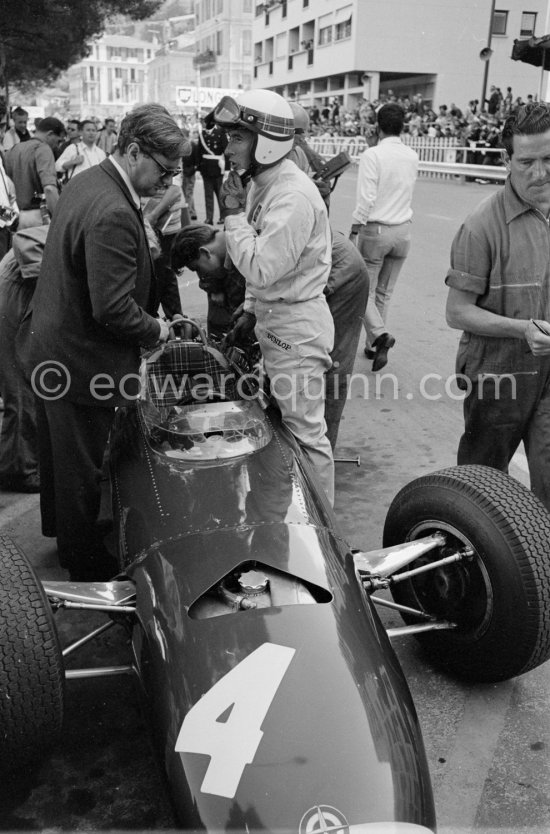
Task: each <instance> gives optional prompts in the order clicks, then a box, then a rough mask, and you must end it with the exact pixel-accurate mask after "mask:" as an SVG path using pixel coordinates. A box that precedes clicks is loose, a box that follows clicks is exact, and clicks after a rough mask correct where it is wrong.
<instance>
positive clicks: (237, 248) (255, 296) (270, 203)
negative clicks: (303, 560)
mask: <svg viewBox="0 0 550 834" xmlns="http://www.w3.org/2000/svg"><path fill="white" fill-rule="evenodd" d="M213 116H214V120H215V121H216V122H217V124H220V125H221V126H222V127H224V128H225V129H226V130H227V132H228V138H229V144H228V145H227V148H226V157H227V158H228V159H229V161H230V164H231V169H232V170H231V171H230V173H229V175H228V177H227V179H226V181H225V182H224V185H223V187H222V200H223V203H224V211H225V232H226V244H227V250H228V254H229V256H230V258H231V260H232V262H233V264H234V265H235V267H236V268H237V269H238V270H239V272H240V273H241V274H242V275H244V277H245V279H246V300H245V304H244V313H243V315H242V316H241V318H240V319H239V320H238V321H237V324H236V327H235V329H234V331H233V338H237V339H238V338H239V335H241V334H244V333H245V331H246V330H250V329H251V328H252V327H253V326H254V316H253V315H251V314H254V315H255V317H256V325H255V333H256V337H257V339H258V342H259V344H260V348H261V351H262V356H263V359H264V364H265V369H266V372H267V374H268V376H269V378H270V383H271V390H272V393H273V395H274V397H275V399H276V400H277V403H278V405H279V408H280V410H281V414H282V417H283V422H284V423H285V425H286V426H288V428H289V429H290V431H291V432H292V433H293V434H294V436H295V437H296V439H297V440H298V441H299V443H300V445H301V446H302V447H303V449H304V451H305V453H306V455H307V457H308V458H309V460H310V462H311V463H312V465H313V467H314V468H315V470H316V472H317V474H318V476H319V478H320V480H321V483H322V485H323V487H324V489H325V491H326V493H327V496H328V498H329V501H330V502H331V503H333V500H334V462H333V457H332V451H331V446H330V443H329V441H328V438H327V436H326V423H325V419H324V373H325V371H326V370H327V369H328V368H329V367H330V365H331V360H330V356H329V354H330V351H331V350H332V347H333V341H334V325H333V321H332V316H331V314H330V310H329V308H328V305H327V302H326V299H325V296H324V294H323V290H324V288H325V285H326V283H327V279H328V276H329V273H330V267H331V249H332V244H331V232H330V227H329V223H328V215H327V210H326V207H325V204H324V202H323V200H322V198H321V196H320V194H319V191H318V190H317V187H316V186H315V185H314V183H313V182H312V181H311V180H310V179H309V177H308V176H307V175H306V174H304V173H303V171H300V170H299V169H298V168H297V167H296V165H295V164H294V163H293V162H290V161H289V160H287V159H285V157H286V156H287V154H288V153H289V152H290V151H291V150H292V146H293V143H294V118H293V113H292V110H291V108H290V105H289V104H288V102H286V101H285V99H284V98H282V96H280V95H278V94H277V93H274V92H272V91H271V90H250V91H248V92H245V93H243V94H242V95H241V96H239V97H238V99H236V100H235V99H232V98H231V97H229V96H225V97H224V98H222V100H221V101H220V103H219V104H218V105H217V107H216V108H215V110H214V114H213ZM239 171H240V172H244V173H243V174H242V179H241V177H240V176H239V174H238V172H239ZM250 177H251V178H252V182H251V185H250V188H249V190H248V194H247V190H246V189H245V186H244V185H243V180H244V181H246V180H247V179H249V178H250Z"/></svg>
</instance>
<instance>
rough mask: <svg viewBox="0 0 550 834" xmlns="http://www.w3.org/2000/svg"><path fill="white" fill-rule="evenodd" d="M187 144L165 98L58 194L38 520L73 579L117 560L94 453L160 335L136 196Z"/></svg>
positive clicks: (43, 355) (176, 161) (44, 275)
mask: <svg viewBox="0 0 550 834" xmlns="http://www.w3.org/2000/svg"><path fill="white" fill-rule="evenodd" d="M187 152H188V142H187V140H186V139H185V138H184V136H183V134H182V132H181V130H180V129H179V127H178V126H177V124H176V123H175V121H174V120H173V119H172V117H171V116H170V114H169V113H168V111H167V110H165V108H164V107H161V106H160V105H156V104H147V105H142V106H140V107H137V108H135V109H134V110H133V111H132V112H130V113H129V114H128V115H127V116H126V118H125V119H124V120H123V122H122V124H121V128H120V133H119V137H118V144H117V148H116V150H115V151H114V153H113V154H112V155H111V156H109V157H108V158H107V159H105V160H103V162H101V163H100V164H99V165H95V166H93V167H92V168H89V169H88V170H86V171H83V172H82V173H81V174H79V176H78V177H76V178H74V179H72V180H71V181H70V182H69V183H68V184H67V186H66V187H65V188H64V190H63V192H62V194H61V197H60V199H59V202H58V205H57V208H56V211H55V214H54V217H53V218H52V223H51V227H50V231H49V234H48V239H47V243H46V247H45V249H44V257H43V261H42V268H41V272H40V277H39V279H38V283H37V288H36V292H35V295H34V301H33V313H32V323H31V329H32V339H31V352H30V355H31V362H30V367H29V371H30V372H31V373H32V374H33V376H32V380H33V386H34V390H35V394H36V395H37V411H38V435H39V452H40V478H41V513H42V530H43V533H44V535H46V536H57V544H58V555H59V561H60V564H61V566H62V567H65V568H67V569H68V570H69V573H70V576H71V578H72V579H77V580H89V581H93V580H97V581H101V580H107V579H109V578H111V577H112V576H113V575H114V574H115V573H116V572H117V564H116V562H115V560H114V558H113V557H112V556H110V554H109V553H108V551H107V549H106V548H105V545H104V542H103V532H104V531H103V530H102V527H101V525H100V524H99V523H98V516H99V508H100V481H101V473H102V463H103V456H104V452H105V448H106V444H107V437H108V433H109V429H110V426H111V422H112V419H113V415H114V412H115V408H116V407H117V406H121V405H124V404H127V403H128V402H129V401H130V400H132V399H135V397H136V395H137V394H138V392H139V381H138V378H137V372H138V369H139V355H140V348H141V347H147V346H151V345H155V344H156V343H158V342H159V341H165V340H166V339H167V337H168V324H167V323H166V322H165V321H163V320H161V319H160V318H158V317H157V311H158V306H159V301H162V299H159V296H158V292H157V289H156V286H155V280H154V268H153V262H152V259H151V254H150V251H149V246H148V244H147V238H146V233H145V227H144V222H143V216H142V212H141V204H140V203H141V198H142V197H157V196H162V194H164V192H165V190H166V189H167V188H168V186H169V185H170V184H171V182H172V177H173V176H175V175H176V174H177V173H178V172H179V171H180V170H181V169H180V165H181V158H182V156H183V155H184V154H186V153H187Z"/></svg>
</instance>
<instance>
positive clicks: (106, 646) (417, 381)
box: [0, 172, 550, 834]
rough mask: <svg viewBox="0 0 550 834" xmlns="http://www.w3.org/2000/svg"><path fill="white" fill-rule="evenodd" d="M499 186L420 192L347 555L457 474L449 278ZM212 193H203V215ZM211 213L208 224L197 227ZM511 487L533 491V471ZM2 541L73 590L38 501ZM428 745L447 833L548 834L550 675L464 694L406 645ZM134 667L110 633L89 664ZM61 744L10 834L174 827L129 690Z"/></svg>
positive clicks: (6, 823) (70, 627) (426, 187)
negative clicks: (423, 486) (398, 505)
mask: <svg viewBox="0 0 550 834" xmlns="http://www.w3.org/2000/svg"><path fill="white" fill-rule="evenodd" d="M498 187H499V186H491V185H485V186H483V185H478V184H475V183H469V184H459V183H455V182H452V183H449V182H443V181H435V180H421V181H420V182H419V183H418V185H417V188H416V194H415V204H414V208H415V218H414V226H413V246H412V250H411V254H410V256H409V258H408V260H407V262H406V265H405V268H404V271H403V273H402V275H401V277H400V280H399V283H398V286H397V289H396V291H395V294H394V299H393V305H392V308H391V312H390V319H389V329H390V330H391V332H392V333H393V334H394V335H395V336H396V339H397V342H396V346H395V348H394V349H392V351H391V352H390V361H389V363H388V365H387V367H386V368H385V369H384V372H383V374H379V375H378V376H376V375H373V374H372V373H371V372H370V362H368V361H367V360H366V359H365V358H364V357H363V356H362V353H360V354H358V358H357V362H356V368H355V372H356V375H357V379H356V380H355V381H354V383H353V387H352V397H351V399H350V402H349V403H348V405H347V406H346V411H345V412H344V420H343V422H342V425H341V431H340V438H339V444H338V449H337V456H338V457H343V458H352V459H355V458H356V457H357V456H358V455H359V456H360V460H361V465H360V466H359V467H357V466H355V465H353V464H345V463H340V464H338V465H337V488H336V505H335V510H336V513H337V515H338V517H339V519H340V521H341V522H342V523H343V526H344V529H345V530H347V531H348V536H349V540H350V542H351V544H352V545H353V546H354V547H358V548H361V549H364V550H366V549H372V548H374V547H377V546H379V545H380V543H381V533H382V526H383V522H384V517H385V513H386V511H387V508H388V506H389V504H390V501H391V499H392V497H393V496H394V495H395V493H396V492H397V491H398V489H399V488H400V487H401V486H403V485H404V484H405V483H407V482H408V481H410V480H411V479H413V478H415V477H416V476H418V475H420V474H424V473H427V472H430V471H432V470H435V469H439V468H442V467H446V466H448V465H452V464H454V463H455V454H456V446H457V442H458V438H459V436H460V432H461V428H462V416H461V401H460V396H459V394H458V392H457V391H456V389H455V388H454V386H453V385H452V381H451V377H452V374H453V370H454V354H455V350H456V344H457V340H458V333H456V332H453V331H451V330H449V329H448V328H447V326H446V324H445V320H444V305H445V297H446V290H445V286H444V276H445V272H446V269H447V266H448V253H449V249H450V243H451V240H452V237H453V235H454V233H455V231H456V229H457V228H458V225H459V223H460V220H461V218H463V217H464V216H465V215H466V213H467V212H468V211H469V210H470V208H472V207H473V206H474V205H476V204H477V203H478V202H479V201H481V200H482V199H484V198H485V197H486V196H488V195H489V194H490V193H491V192H492V191H493V190H495V189H496V188H498ZM354 189H355V180H354V175H353V172H347V173H346V174H345V175H344V176H343V177H342V178H341V179H340V181H339V183H338V185H337V188H336V191H335V192H334V194H333V199H332V208H331V220H332V224H333V226H334V228H336V229H340V230H341V231H344V232H347V231H348V230H349V226H350V222H351V211H352V209H353V202H354ZM200 191H201V188H200V183H198V184H197V195H198V205H199V206H200V207H201V206H202V200H201V198H200ZM201 216H202V215H201V213H200V211H199V217H201ZM181 292H182V297H183V299H184V305H185V308H186V310H187V311H188V312H189V313H190V314H192V315H199V316H200V315H202V316H204V314H205V303H204V297H203V295H202V293H201V291H200V290H199V289H198V287H197V282H196V278H195V276H194V275H193V274H192V273H185V274H184V276H183V277H182V281H181ZM512 474H513V475H514V476H515V477H517V478H518V479H520V480H522V481H523V482H524V483H528V481H527V479H526V466H525V458H524V456H523V454H522V453H520V454H518V455H517V456H516V459H515V461H514V464H513V467H512ZM0 532H1V533H7V534H9V535H11V536H12V537H13V538H14V539H15V541H16V542H17V543H18V544H19V546H20V547H21V548H22V550H23V551H24V552H25V553H26V554H27V556H29V558H30V559H31V560H32V561H33V563H34V564H35V565H36V567H37V569H38V572H39V575H40V576H42V577H44V578H63V576H64V574H63V572H61V571H59V569H58V568H57V563H56V557H55V549H54V547H53V545H52V542H51V540H48V539H44V538H43V537H42V536H41V535H40V531H39V514H38V499H37V497H36V496H18V495H11V494H8V493H0ZM58 619H59V623H60V627H61V633H62V639H63V640H67V639H68V636H69V633H71V635H73V634H74V632H75V630H76V632H77V633H78V634H80V633H83V632H84V631H85V630H86V628H87V627H88V626H89V625H90V624H91V623H94V622H95V618H94V616H91V615H89V614H86V615H77V616H74V615H72V616H71V617H69V616H68V615H66V614H63V615H61V616H58ZM395 647H396V650H397V653H398V656H399V658H400V661H401V663H402V665H403V668H404V671H405V674H406V677H407V679H408V682H409V685H410V688H411V691H412V693H413V697H414V699H415V702H416V706H417V710H418V714H419V718H420V722H421V726H422V729H423V733H424V739H425V745H426V749H427V754H428V761H429V765H430V770H431V773H432V778H433V784H434V790H435V797H436V809H437V814H438V820H439V830H440V832H442V834H468V832H474V831H475V832H480V834H489V832H495V831H498V832H499V833H500V834H505V832H506V834H515V832H522V834H523V832H525V833H527V832H530V834H531V833H532V834H535V832H536V834H543V832H548V831H550V799H549V798H550V757H549V753H548V751H549V747H550V719H549V717H548V700H549V698H548V696H549V693H550V664H546V665H544V666H542V667H540V668H539V669H537V670H535V671H533V672H530V673H528V674H526V675H524V676H522V677H521V678H518V679H515V680H513V681H510V682H507V683H503V684H499V685H491V686H486V685H485V686H480V685H473V684H464V683H461V682H457V681H456V680H455V679H453V678H450V677H448V676H446V675H443V674H442V673H440V672H438V671H437V670H435V669H433V668H431V666H430V665H429V663H428V662H427V661H426V658H425V657H423V656H422V655H421V654H420V652H419V650H418V648H417V645H416V642H415V640H414V639H412V638H406V639H403V640H402V641H401V642H396V644H395ZM127 657H128V643H127V640H126V637H125V636H124V635H123V634H122V633H120V632H115V631H114V630H113V631H111V632H108V634H107V635H106V636H104V637H102V638H101V639H100V640H99V641H98V646H97V647H96V648H88V649H86V650H85V651H84V653H83V656H81V657H79V660H78V664H77V665H82V666H83V665H86V663H89V662H91V663H94V662H96V661H98V662H99V661H101V660H102V659H103V660H104V659H107V660H108V661H112V660H113V658H116V660H117V662H121V661H122V662H123V661H124V660H125V659H126V658H127ZM66 700H67V715H66V725H65V733H64V737H63V739H62V741H61V743H60V744H59V745H58V747H57V748H56V749H55V750H54V751H53V752H52V754H51V755H50V756H49V757H48V758H47V759H46V760H45V761H37V763H36V767H35V768H33V769H30V770H29V772H28V773H26V774H24V775H23V776H19V777H18V778H17V779H14V780H11V781H8V782H4V783H3V784H1V785H0V830H2V831H11V830H18V831H25V830H28V831H31V830H32V831H39V830H40V831H48V832H57V831H70V830H82V831H83V830H119V829H120V830H122V829H124V830H128V829H133V830H166V829H170V828H172V827H174V825H175V820H174V818H173V816H172V813H171V809H170V804H169V801H168V799H167V797H166V794H165V792H164V787H163V783H162V780H161V778H160V777H159V774H158V770H157V767H156V764H155V760H154V757H153V754H152V750H151V747H150V744H149V738H148V734H147V725H146V720H145V719H144V717H143V715H142V712H141V709H140V701H139V696H138V692H137V690H136V688H135V686H134V684H133V682H132V681H131V680H130V679H120V678H116V679H115V678H111V679H107V680H104V681H101V680H91V681H88V682H82V681H78V682H74V681H73V682H69V683H68V686H67V699H66Z"/></svg>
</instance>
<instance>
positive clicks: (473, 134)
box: [309, 85, 537, 164]
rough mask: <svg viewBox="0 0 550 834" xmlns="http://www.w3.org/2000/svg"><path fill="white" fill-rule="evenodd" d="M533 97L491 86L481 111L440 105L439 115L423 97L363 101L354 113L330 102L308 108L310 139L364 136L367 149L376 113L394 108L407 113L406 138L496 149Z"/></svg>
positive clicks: (475, 104) (474, 106) (390, 95)
mask: <svg viewBox="0 0 550 834" xmlns="http://www.w3.org/2000/svg"><path fill="white" fill-rule="evenodd" d="M536 98H537V97H536V96H533V95H528V96H527V99H526V100H523V99H522V97H521V96H517V97H515V98H514V95H513V92H512V88H511V87H507V88H506V90H505V92H502V89H501V88H500V87H496V86H494V85H492V86H491V87H490V90H489V97H488V98H487V99H486V101H485V102H484V103H483V106H481V105H480V102H479V99H472V100H471V101H469V102H468V104H467V105H466V106H465V107H464V108H463V109H461V108H460V107H459V106H458V105H457V104H455V103H454V102H451V103H450V104H449V105H447V104H441V105H439V106H438V107H437V111H436V110H435V109H434V108H433V107H432V105H431V103H429V102H426V101H425V100H424V98H423V97H422V95H420V94H417V95H413V96H412V97H409V96H407V95H396V94H395V93H394V91H393V90H388V91H387V93H383V94H381V95H380V97H379V98H378V99H376V100H374V101H367V100H366V99H364V100H363V101H362V103H361V104H360V105H359V106H358V107H356V108H354V109H351V110H349V109H345V108H343V107H342V106H341V104H340V102H339V99H338V97H336V96H334V97H333V98H332V99H330V101H329V103H328V104H327V105H326V106H324V107H317V106H313V107H310V108H309V115H310V122H311V134H312V135H317V136H322V135H327V134H328V135H331V136H362V137H364V138H365V139H366V141H367V142H368V143H369V144H370V143H371V140H372V142H374V141H375V125H376V112H377V110H378V109H379V108H380V107H381V106H382V105H383V104H387V103H389V102H393V103H396V104H399V105H401V107H403V109H404V110H405V133H408V134H410V135H411V136H427V137H433V138H453V139H454V140H455V141H456V144H457V145H459V146H466V145H469V144H471V143H476V144H478V143H479V144H483V145H484V146H485V147H486V148H500V147H501V142H500V134H501V131H502V127H503V125H504V121H505V120H506V118H507V116H509V115H510V114H511V113H513V112H514V111H515V110H517V108H518V107H520V106H521V105H523V104H528V103H529V102H532V101H535V100H536ZM487 161H488V162H491V161H494V163H495V164H499V159H498V154H494V155H493V156H490V155H488V160H487Z"/></svg>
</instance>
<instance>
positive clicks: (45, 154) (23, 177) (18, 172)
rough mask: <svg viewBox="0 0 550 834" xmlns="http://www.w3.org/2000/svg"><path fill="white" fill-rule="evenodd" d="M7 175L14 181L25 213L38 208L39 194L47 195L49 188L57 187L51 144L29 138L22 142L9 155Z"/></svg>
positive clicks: (19, 202)
mask: <svg viewBox="0 0 550 834" xmlns="http://www.w3.org/2000/svg"><path fill="white" fill-rule="evenodd" d="M5 168H6V172H7V174H8V176H9V177H11V179H12V180H13V184H14V186H15V194H16V196H17V203H18V205H19V209H20V210H21V211H27V210H28V209H31V208H38V205H39V204H38V202H37V201H36V200H35V199H34V195H35V194H43V193H44V189H45V188H46V186H48V185H54V186H56V187H57V174H56V171H55V157H54V155H53V151H52V149H51V148H50V146H49V145H48V144H47V142H43V141H42V139H36V138H34V139H29V141H28V142H19V144H18V145H14V146H13V148H12V149H11V150H10V151H9V152H8V153H7V154H6V164H5Z"/></svg>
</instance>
